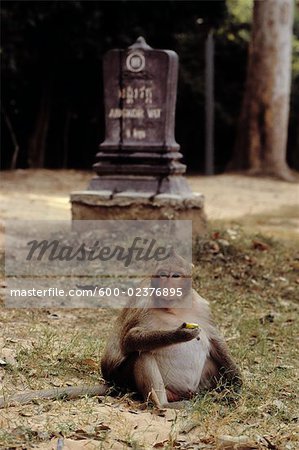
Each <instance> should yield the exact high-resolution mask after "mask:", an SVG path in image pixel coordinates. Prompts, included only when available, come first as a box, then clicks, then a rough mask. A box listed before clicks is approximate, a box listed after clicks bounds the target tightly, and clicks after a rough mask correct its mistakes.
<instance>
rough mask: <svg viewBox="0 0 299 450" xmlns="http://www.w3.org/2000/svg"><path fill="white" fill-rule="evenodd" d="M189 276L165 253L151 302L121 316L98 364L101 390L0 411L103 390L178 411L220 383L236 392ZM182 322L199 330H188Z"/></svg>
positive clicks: (21, 397) (71, 391) (77, 390)
mask: <svg viewBox="0 0 299 450" xmlns="http://www.w3.org/2000/svg"><path fill="white" fill-rule="evenodd" d="M191 270H192V265H191V264H190V263H188V262H187V261H186V260H185V259H183V258H182V257H180V256H179V255H178V254H177V253H176V252H175V251H174V250H172V251H171V253H170V257H169V258H168V260H167V261H163V262H161V263H160V264H159V265H158V267H156V269H155V272H154V274H153V275H152V276H151V277H150V280H149V283H150V286H151V287H152V288H153V290H152V292H153V295H148V296H145V297H144V298H141V301H139V300H140V299H138V301H136V299H134V300H133V302H131V304H130V305H128V307H126V308H124V309H122V310H121V312H120V314H119V316H118V318H117V319H116V324H115V327H114V328H113V331H112V333H111V335H110V337H109V338H108V341H107V344H106V348H105V351H104V354H103V356H102V358H101V363H100V364H101V372H102V375H103V378H104V380H105V382H104V383H99V384H97V385H94V386H87V385H82V386H78V387H66V388H54V389H45V390H41V391H28V392H21V393H19V394H16V395H13V396H11V397H8V398H3V397H2V398H0V408H3V407H4V406H9V405H15V404H26V403H29V402H30V401H32V400H33V399H58V398H67V399H72V398H79V397H83V396H102V395H106V394H107V393H109V391H110V390H111V386H116V387H118V388H121V389H122V388H125V389H127V388H129V389H130V390H132V391H134V392H137V393H138V394H139V395H141V397H142V398H143V400H144V401H145V402H150V403H152V404H153V405H155V406H156V407H158V408H182V407H184V405H185V403H184V402H185V401H186V400H190V399H191V398H192V397H194V396H195V395H196V394H198V393H200V392H201V391H202V390H206V389H213V388H216V387H217V386H219V385H220V384H223V385H226V386H230V387H232V388H233V389H239V388H240V386H241V384H242V379H241V375H240V371H239V369H238V367H237V365H236V364H235V362H234V361H233V360H232V357H231V356H230V354H229V351H228V348H227V345H226V343H225V341H224V339H223V337H222V336H221V335H220V333H219V331H218V329H217V328H216V325H215V324H214V321H213V319H212V317H211V311H210V307H209V303H208V302H207V301H206V300H205V299H203V298H202V297H201V296H200V295H199V294H198V293H197V292H196V291H195V290H194V289H192V277H191ZM147 283H148V281H147ZM158 289H159V293H160V294H161V295H158ZM171 289H174V291H171ZM173 292H174V293H175V295H171V294H173ZM170 293H171V294H170ZM190 322H195V323H198V325H199V326H195V327H194V328H188V326H187V323H190Z"/></svg>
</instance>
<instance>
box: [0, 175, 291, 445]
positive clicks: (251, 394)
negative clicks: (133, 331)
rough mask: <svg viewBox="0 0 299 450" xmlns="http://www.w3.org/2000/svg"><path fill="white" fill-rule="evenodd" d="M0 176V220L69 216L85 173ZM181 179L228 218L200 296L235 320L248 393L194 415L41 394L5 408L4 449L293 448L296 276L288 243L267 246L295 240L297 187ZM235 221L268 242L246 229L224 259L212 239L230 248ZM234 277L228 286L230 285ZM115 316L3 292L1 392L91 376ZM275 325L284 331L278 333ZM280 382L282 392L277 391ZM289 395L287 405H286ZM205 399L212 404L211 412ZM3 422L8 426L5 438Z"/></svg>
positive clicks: (220, 218) (214, 215) (1, 415)
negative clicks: (37, 306)
mask: <svg viewBox="0 0 299 450" xmlns="http://www.w3.org/2000/svg"><path fill="white" fill-rule="evenodd" d="M0 176H1V187H2V190H1V193H0V220H1V221H4V220H5V219H16V220H20V219H22V220H30V219H31V220H32V219H55V220H57V219H64V220H68V219H70V218H71V215H70V203H69V193H70V192H71V191H76V190H80V189H86V186H87V184H88V181H89V180H90V177H91V176H92V174H91V173H88V172H82V171H73V170H68V171H65V170H63V171H62V170H60V171H49V170H26V171H25V170H17V171H14V172H3V173H0ZM188 179H189V182H190V184H191V186H192V189H193V190H194V191H197V192H201V193H203V194H204V196H205V199H206V203H205V210H206V214H207V217H208V219H209V220H210V221H211V222H212V225H213V226H214V227H215V226H217V224H222V226H223V224H224V225H225V227H226V228H227V229H228V234H224V235H223V236H222V235H221V236H220V238H221V237H224V239H222V240H221V239H220V238H219V242H218V244H217V242H216V244H215V243H214V241H213V242H212V246H211V248H210V250H209V249H208V250H207V252H208V253H207V255H205V257H207V261H208V263H207V264H211V267H210V266H209V267H207V269H206V275H205V274H204V275H201V276H202V277H203V279H204V282H203V283H202V284H203V286H204V287H203V295H206V294H208V292H213V295H215V298H214V302H215V303H214V306H216V310H218V313H217V314H218V317H216V318H217V319H218V321H219V319H220V317H221V316H223V317H225V320H224V325H223V327H222V331H224V334H226V335H228V336H230V334H229V333H230V331H229V326H230V324H231V323H234V324H236V332H235V334H234V335H232V336H230V337H229V339H228V340H229V341H230V345H231V347H232V348H233V351H234V352H235V355H236V356H237V358H238V360H242V361H243V362H242V364H243V366H244V367H243V373H244V376H245V379H246V380H247V388H246V389H245V392H246V393H245V394H244V398H243V399H242V401H241V404H240V405H239V406H238V409H237V411H236V412H233V409H231V406H230V405H223V404H221V402H220V403H217V404H213V402H212V401H211V399H209V398H208V399H202V400H201V403H200V405H199V406H198V411H200V413H199V414H197V415H196V414H195V415H194V414H190V411H181V412H176V411H171V410H168V411H162V412H161V411H160V412H159V411H156V412H154V411H149V410H146V409H143V407H142V405H140V403H139V402H136V401H134V400H132V399H131V398H129V397H128V398H127V399H126V398H123V399H122V400H121V401H118V400H117V399H115V398H111V397H107V398H106V399H105V400H104V401H102V402H100V403H99V402H98V400H97V399H81V400H76V401H72V402H61V401H54V402H36V403H34V404H32V405H28V406H20V407H12V408H6V409H5V410H0V448H22V449H23V448H39V449H45V450H46V449H47V450H49V449H62V448H63V449H68V450H76V449H88V450H89V449H104V450H106V449H110V448H112V449H116V450H118V449H127V448H133V449H135V450H141V449H151V448H161V449H165V450H166V449H168V450H170V449H182V450H183V449H186V450H187V449H194V450H199V449H227V450H228V449H230V450H234V449H239V450H250V449H252V450H253V449H265V450H266V449H273V450H278V449H279V450H285V449H290V450H295V449H296V442H298V441H296V439H297V438H298V439H299V436H297V435H296V436H295V431H293V430H294V429H295V421H296V420H298V417H297V416H296V415H295V413H294V412H293V409H292V408H293V403H294V402H295V397H294V394H293V392H292V383H291V375H288V372H290V373H291V372H292V371H293V369H294V367H293V366H294V362H292V358H293V359H294V361H295V358H294V355H295V354H296V352H297V348H298V346H297V345H296V339H297V340H298V336H297V338H296V337H295V334H294V335H292V332H293V324H294V317H295V314H296V311H297V309H296V308H297V306H296V305H295V299H294V296H295V294H294V292H295V288H298V285H299V278H298V273H297V272H298V269H299V267H298V260H299V256H298V252H297V253H295V250H293V248H292V245H291V246H290V245H289V244H288V245H289V247H290V248H291V250H289V249H288V250H287V251H286V250H282V256H281V261H282V263H280V262H279V259H277V258H278V256H276V254H275V252H274V250H275V249H276V250H275V251H276V252H277V254H278V252H279V251H278V250H277V248H278V247H275V245H276V244H275V243H274V244H273V242H272V241H271V236H274V237H276V238H277V237H278V238H280V239H282V240H283V241H288V242H289V243H290V241H291V242H293V241H294V240H295V239H296V240H299V208H298V204H299V185H298V184H289V183H285V182H281V181H273V180H271V179H259V178H250V177H246V176H241V175H219V176H212V177H203V176H190V177H188ZM239 225H241V227H244V229H246V230H248V232H251V231H254V232H255V233H256V232H262V233H264V234H265V235H266V236H269V241H264V243H262V245H264V246H265V248H266V251H261V252H260V251H259V250H258V249H257V250H256V249H254V248H253V247H252V240H251V238H250V239H249V238H247V237H246V239H245V241H244V242H243V241H242V246H243V247H242V253H240V255H239V256H238V254H237V256H238V258H239V259H236V260H235V261H233V256H230V255H229V254H227V255H226V254H224V256H223V254H222V253H221V251H220V250H221V249H220V250H219V248H220V247H221V245H223V243H225V242H227V241H229V243H230V244H232V245H235V246H236V242H237V241H236V240H234V239H236V236H235V235H237V233H238V231H235V230H238V227H239ZM229 227H232V229H231V230H230V228H229ZM246 232H247V231H246ZM215 236H216V237H215ZM215 236H214V238H213V239H216V240H217V239H218V237H217V233H216V234H215ZM209 242H210V241H208V244H209ZM221 242H222V243H221ZM209 245H210V244H209ZM215 245H216V247H215ZM225 245H227V244H225ZM240 245H241V244H240ZM259 245H260V244H259ZM217 246H218V250H217ZM215 248H216V250H215ZM236 248H237V247H236ZM244 249H245V250H244ZM238 251H239V250H238ZM221 255H222V256H221ZM218 256H219V258H218ZM270 257H271V258H272V259H271V258H270ZM223 258H224V259H223ZM226 258H227V259H226ZM270 259H271V265H270V263H269V260H270ZM230 265H231V267H230ZM244 271H245V272H244ZM212 272H213V277H212V278H211V280H210V281H209V282H210V283H211V284H210V285H209V284H207V283H208V280H209V279H210V273H212ZM244 273H245V275H244ZM231 280H233V283H235V285H234V286H233V287H232V281H231ZM246 283H247V284H246ZM3 286H5V283H4V281H3V282H2V287H3ZM205 290H206V292H205ZM238 295H240V300H238ZM218 296H219V298H218ZM0 297H1V296H0ZM222 297H223V299H222ZM276 297H277V298H276ZM220 298H221V302H222V303H220V302H219V299H220ZM232 299H233V300H232ZM217 301H218V303H217ZM232 301H234V302H235V301H237V302H238V301H239V302H240V303H239V311H236V312H235V313H233V314H235V315H230V314H231V313H230V310H231V303H232ZM275 302H278V303H277V304H276V303H275ZM273 310H274V312H273ZM114 315H115V314H114V313H113V312H110V311H108V312H103V311H102V312H96V313H95V312H93V311H88V310H77V311H67V310H64V311H62V310H57V311H51V310H45V311H32V310H28V311H27V310H9V309H6V308H4V307H3V306H1V300H0V324H1V325H0V327H1V330H0V361H1V359H2V360H4V365H3V367H2V368H1V367H0V394H1V395H2V392H1V389H2V386H6V388H5V389H8V391H9V392H10V393H11V392H13V391H14V390H22V389H28V387H29V388H31V389H39V388H43V387H45V385H46V386H60V385H65V383H66V380H67V383H68V384H78V383H79V384H80V383H83V382H85V380H88V382H91V383H92V382H93V381H96V380H97V379H98V374H97V370H95V367H94V366H95V364H96V363H98V358H99V357H100V354H101V351H102V347H101V345H102V339H104V340H105V339H106V336H107V333H108V331H109V329H111V327H112V326H113V325H112V324H113V320H112V319H113V317H114ZM273 321H274V325H273ZM99 324H100V327H99ZM221 325H222V324H221ZM246 327H247V328H246ZM268 327H269V330H268ZM242 330H245V333H247V334H245V336H244V338H243V337H242V339H243V340H242V341H241V343H240V345H238V344H239V342H240V336H242V335H240V334H238V333H241V332H243V331H242ZM256 330H258V331H256ZM281 331H283V333H284V334H283V335H282V336H281V337H279V336H280V335H281ZM294 333H295V332H294ZM279 339H281V341H280V340H279ZM288 339H289V341H288ZM99 341H101V342H100V343H99ZM286 342H290V343H293V348H292V352H293V353H292V355H291V354H290V355H287V356H286V357H284V356H283V355H284V354H285V346H286ZM294 343H295V344H294ZM267 346H268V347H267ZM278 347H279V349H278V350H277V348H278ZM252 351H253V352H252ZM254 351H256V353H254ZM275 352H276V353H275ZM277 352H279V353H277ZM79 354H80V355H81V356H80V359H78V355H79ZM262 355H269V365H267V364H268V363H267V364H266V363H265V365H262V366H261V368H258V367H259V366H258V365H257V364H259V363H260V362H261V358H262ZM277 355H279V356H277ZM246 358H247V359H246ZM271 358H272V359H273V361H272V360H271ZM95 360H97V361H96V362H95ZM5 364H6V365H5ZM0 366H1V362H0ZM273 367H274V368H276V369H275V370H276V372H275V373H274V372H273V376H272V375H271V377H272V378H271V383H272V384H271V388H270V381H269V389H267V381H266V380H267V377H268V378H269V376H270V375H269V374H270V371H273V370H272V368H273ZM292 373H293V372H292ZM253 374H254V377H256V378H253ZM277 374H279V377H280V378H277V377H278V375H277ZM292 376H294V377H295V375H292ZM269 380H270V378H269ZM279 380H280V381H279ZM278 381H279V382H281V383H282V385H283V389H282V388H281V389H280V390H278V389H277V387H276V386H277V383H278ZM283 383H284V384H283ZM276 391H277V392H276ZM278 391H279V392H281V394H279V392H278ZM267 395H268V396H269V398H266V397H267ZM287 401H289V405H290V406H288V408H289V409H288V410H287V409H284V408H287V407H286V406H285V404H286V402H287ZM251 402H253V403H251ZM211 404H212V408H216V409H214V410H213V409H210V408H211ZM205 408H206V409H205ZM269 411H270V412H269ZM271 411H272V412H271ZM273 411H274V413H275V414H274V413H273ZM238 415H240V420H239V417H238ZM242 415H243V416H242ZM273 415H274V416H275V418H274V419H273V417H274V416H273ZM273 420H274V421H273ZM275 420H276V422H275ZM2 430H7V433H5V432H3V434H2V435H1V431H2ZM273 430H274V431H273ZM276 430H277V436H276ZM1 437H2V442H4V444H2V446H1ZM273 442H274V444H273Z"/></svg>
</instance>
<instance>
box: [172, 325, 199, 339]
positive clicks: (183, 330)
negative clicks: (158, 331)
mask: <svg viewBox="0 0 299 450" xmlns="http://www.w3.org/2000/svg"><path fill="white" fill-rule="evenodd" d="M186 325H187V324H186V322H184V323H182V325H181V326H180V327H179V328H177V330H176V336H177V338H178V341H179V342H187V341H192V339H195V338H197V339H198V340H199V331H200V329H199V327H196V328H187V327H186Z"/></svg>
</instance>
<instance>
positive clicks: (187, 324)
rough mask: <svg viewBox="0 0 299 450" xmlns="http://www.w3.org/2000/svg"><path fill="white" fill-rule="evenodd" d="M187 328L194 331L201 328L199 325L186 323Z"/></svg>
mask: <svg viewBox="0 0 299 450" xmlns="http://www.w3.org/2000/svg"><path fill="white" fill-rule="evenodd" d="M185 328H188V329H189V330H193V329H194V328H199V325H198V323H186V324H185Z"/></svg>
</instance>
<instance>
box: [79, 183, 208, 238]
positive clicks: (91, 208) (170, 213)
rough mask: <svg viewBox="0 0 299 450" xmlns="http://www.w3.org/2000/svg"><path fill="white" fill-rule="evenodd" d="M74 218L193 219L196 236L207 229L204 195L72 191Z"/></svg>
mask: <svg viewBox="0 0 299 450" xmlns="http://www.w3.org/2000/svg"><path fill="white" fill-rule="evenodd" d="M71 204H72V220H107V219H115V220H135V219H139V220H192V228H193V235H196V234H203V233H204V232H205V230H206V216H205V213H204V208H203V207H204V197H203V195H202V194H197V193H193V194H187V195H184V194H183V195H175V194H159V195H156V196H152V195H151V194H148V193H142V192H138V193H136V192H122V193H118V194H114V195H113V192H112V191H89V190H86V191H78V192H72V193H71Z"/></svg>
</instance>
